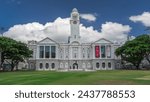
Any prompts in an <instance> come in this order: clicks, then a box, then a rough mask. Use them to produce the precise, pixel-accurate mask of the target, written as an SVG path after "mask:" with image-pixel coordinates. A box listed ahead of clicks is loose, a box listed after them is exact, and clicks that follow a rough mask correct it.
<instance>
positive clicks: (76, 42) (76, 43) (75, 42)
mask: <svg viewBox="0 0 150 102" xmlns="http://www.w3.org/2000/svg"><path fill="white" fill-rule="evenodd" d="M71 45H80V43H79V42H78V41H74V42H72V43H71Z"/></svg>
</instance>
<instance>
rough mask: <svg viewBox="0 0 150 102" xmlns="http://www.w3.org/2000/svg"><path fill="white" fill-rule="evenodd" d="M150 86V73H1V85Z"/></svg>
mask: <svg viewBox="0 0 150 102" xmlns="http://www.w3.org/2000/svg"><path fill="white" fill-rule="evenodd" d="M120 84H122V85H150V71H136V70H113V71H95V72H55V71H26V72H0V85H120Z"/></svg>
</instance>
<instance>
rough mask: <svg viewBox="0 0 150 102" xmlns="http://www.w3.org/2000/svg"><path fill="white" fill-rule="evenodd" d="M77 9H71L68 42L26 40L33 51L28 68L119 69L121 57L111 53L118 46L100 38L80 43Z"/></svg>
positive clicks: (46, 39) (48, 39)
mask: <svg viewBox="0 0 150 102" xmlns="http://www.w3.org/2000/svg"><path fill="white" fill-rule="evenodd" d="M79 17H80V16H79V13H78V10H77V9H76V8H75V9H73V10H72V13H71V18H70V29H71V35H70V36H69V37H68V43H57V41H54V40H52V39H50V38H48V37H47V38H45V39H43V40H41V41H39V42H36V41H29V43H28V46H29V48H30V49H32V50H33V56H32V58H30V59H29V61H28V63H29V68H30V69H35V70H112V69H115V68H119V67H120V58H118V57H116V56H115V54H114V52H115V49H116V48H117V47H119V45H116V44H114V43H112V42H111V41H109V40H107V39H104V38H100V39H99V40H97V41H95V42H94V43H81V37H80V28H79V25H80V18H79Z"/></svg>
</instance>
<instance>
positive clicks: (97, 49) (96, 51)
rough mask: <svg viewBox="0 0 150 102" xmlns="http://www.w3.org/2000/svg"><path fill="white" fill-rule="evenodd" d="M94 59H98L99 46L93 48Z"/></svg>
mask: <svg viewBox="0 0 150 102" xmlns="http://www.w3.org/2000/svg"><path fill="white" fill-rule="evenodd" d="M95 57H96V58H99V57H100V49H99V46H95Z"/></svg>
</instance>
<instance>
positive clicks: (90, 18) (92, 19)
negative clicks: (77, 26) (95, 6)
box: [80, 14, 96, 22]
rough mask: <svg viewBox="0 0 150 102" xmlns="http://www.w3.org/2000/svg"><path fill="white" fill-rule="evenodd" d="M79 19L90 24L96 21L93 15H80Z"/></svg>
mask: <svg viewBox="0 0 150 102" xmlns="http://www.w3.org/2000/svg"><path fill="white" fill-rule="evenodd" d="M80 17H81V18H82V19H85V20H87V21H90V22H91V21H96V16H95V15H94V14H80Z"/></svg>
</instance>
